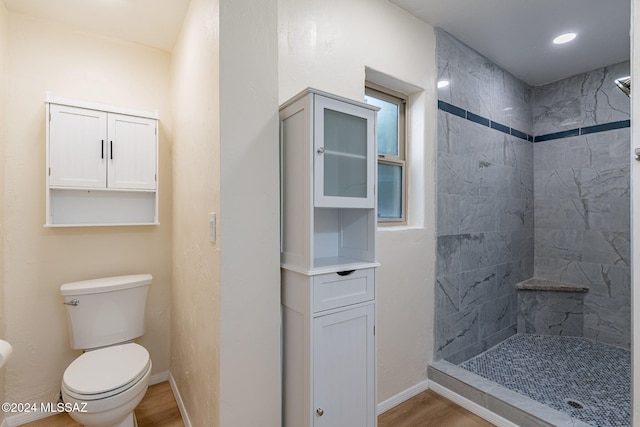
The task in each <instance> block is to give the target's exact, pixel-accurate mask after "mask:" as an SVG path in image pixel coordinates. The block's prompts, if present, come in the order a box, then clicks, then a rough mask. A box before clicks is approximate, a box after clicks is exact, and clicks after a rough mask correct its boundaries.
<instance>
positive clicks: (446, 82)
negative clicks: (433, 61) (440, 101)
mask: <svg viewBox="0 0 640 427" xmlns="http://www.w3.org/2000/svg"><path fill="white" fill-rule="evenodd" d="M447 86H449V80H438V89H442V88H443V87H447Z"/></svg>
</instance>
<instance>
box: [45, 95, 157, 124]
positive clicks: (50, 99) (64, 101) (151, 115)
mask: <svg viewBox="0 0 640 427" xmlns="http://www.w3.org/2000/svg"><path fill="white" fill-rule="evenodd" d="M44 102H46V103H49V104H59V105H69V106H71V107H79V108H87V109H89V110H99V111H107V112H109V113H118V114H126V115H128V116H136V117H145V118H147V119H156V120H158V118H159V117H158V110H155V111H144V110H134V109H131V108H123V107H115V106H113V105H105V104H98V103H95V102H87V101H79V100H76V99H68V98H61V97H59V96H54V95H53V94H52V93H51V92H49V91H47V92H46V95H45V100H44Z"/></svg>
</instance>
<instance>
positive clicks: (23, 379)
mask: <svg viewBox="0 0 640 427" xmlns="http://www.w3.org/2000/svg"><path fill="white" fill-rule="evenodd" d="M169 60H170V58H169V55H168V54H167V53H165V52H160V51H157V50H154V49H150V48H146V47H143V46H140V45H135V44H131V43H128V42H122V41H119V40H113V39H108V38H104V37H100V36H94V35H90V34H86V33H82V32H77V31H73V30H72V29H67V28H65V27H63V26H58V25H56V24H54V23H51V22H48V21H42V20H38V19H33V18H28V17H25V16H23V15H19V14H15V13H10V14H9V57H8V106H9V108H8V124H9V126H8V138H7V140H6V144H5V155H4V157H3V159H4V161H5V181H4V219H5V222H4V245H5V246H4V267H5V269H4V278H3V279H4V296H5V304H4V310H5V327H6V337H7V339H8V340H9V341H10V342H11V343H12V344H13V346H14V357H13V359H12V360H11V361H10V362H9V363H8V365H7V370H6V373H7V376H6V392H7V399H8V400H10V401H22V402H33V401H35V402H38V401H43V402H47V401H51V400H54V401H57V398H58V392H59V390H60V381H61V378H62V373H63V371H64V369H65V368H66V367H67V366H68V364H69V363H70V362H71V361H72V360H73V359H74V358H75V357H77V356H78V355H79V352H78V351H74V350H71V349H70V348H69V341H68V332H67V319H66V315H65V311H64V306H63V305H62V299H61V297H60V294H59V287H60V285H61V284H62V283H65V282H68V281H74V280H81V279H88V278H94V277H103V276H110V275H121V274H130V273H151V274H153V276H154V280H153V283H152V285H151V287H150V291H149V295H148V302H147V323H146V325H147V330H146V334H145V336H144V337H142V338H141V339H140V340H139V342H140V343H141V344H142V345H144V346H145V347H146V348H147V349H148V350H149V352H150V353H151V358H152V360H153V365H154V366H153V371H152V374H156V373H159V372H163V371H167V370H168V368H169V336H168V335H169V318H170V304H169V299H170V287H169V284H170V280H171V277H170V273H171V223H172V219H171V216H172V212H171V149H170V148H171V147H170V144H169V141H170V140H171V116H170V109H169V92H168V88H169V82H170V78H169V69H170V67H169ZM45 91H52V93H53V94H54V95H57V96H61V97H65V98H73V99H79V100H85V101H90V102H97V103H102V104H110V105H115V106H122V107H129V108H134V109H141V110H156V109H157V110H158V111H159V115H160V128H159V129H160V131H159V139H160V153H159V159H160V171H159V172H160V173H159V187H160V222H161V225H160V226H146V227H104V228H99V227H81V228H43V226H42V225H43V223H44V218H45V174H44V171H45V105H44V102H43V101H44V97H45Z"/></svg>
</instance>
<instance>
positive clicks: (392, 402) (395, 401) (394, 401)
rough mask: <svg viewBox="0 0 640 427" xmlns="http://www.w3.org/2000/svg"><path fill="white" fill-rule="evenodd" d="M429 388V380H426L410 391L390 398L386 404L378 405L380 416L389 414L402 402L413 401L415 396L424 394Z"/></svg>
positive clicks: (407, 390)
mask: <svg viewBox="0 0 640 427" xmlns="http://www.w3.org/2000/svg"><path fill="white" fill-rule="evenodd" d="M428 388H429V380H424V381H422V382H419V383H418V384H416V385H414V386H413V387H409V388H408V389H406V390H404V391H401V392H400V393H398V394H396V395H395V396H392V397H390V398H389V399H387V400H385V401H384V402H380V403H378V406H377V408H376V410H377V413H378V415H380V414H382V413H383V412H387V411H388V410H389V409H391V408H395V407H396V406H398V405H399V404H401V403H402V402H405V401H407V400H409V399H411V398H412V397H413V396H416V395H418V394H420V393H422V392H423V391H425V390H426V389H428Z"/></svg>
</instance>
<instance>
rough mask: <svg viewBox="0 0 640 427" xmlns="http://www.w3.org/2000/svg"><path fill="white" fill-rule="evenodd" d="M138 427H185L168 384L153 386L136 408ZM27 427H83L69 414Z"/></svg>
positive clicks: (27, 426)
mask: <svg viewBox="0 0 640 427" xmlns="http://www.w3.org/2000/svg"><path fill="white" fill-rule="evenodd" d="M135 412H136V418H137V419H138V427H152V426H162V427H184V423H183V422H182V417H181V416H180V411H179V410H178V404H177V403H176V399H175V398H174V397H173V392H172V391H171V386H170V385H169V383H168V382H163V383H160V384H156V385H152V386H151V387H149V389H148V390H147V394H145V396H144V399H142V402H140V405H138V407H137V408H136V411H135ZM24 425H25V426H26V427H82V426H81V425H80V424H78V423H77V422H75V421H74V420H73V419H71V417H70V416H69V414H58V415H54V416H52V417H48V418H44V419H42V420H38V421H34V422H32V423H29V424H24Z"/></svg>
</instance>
